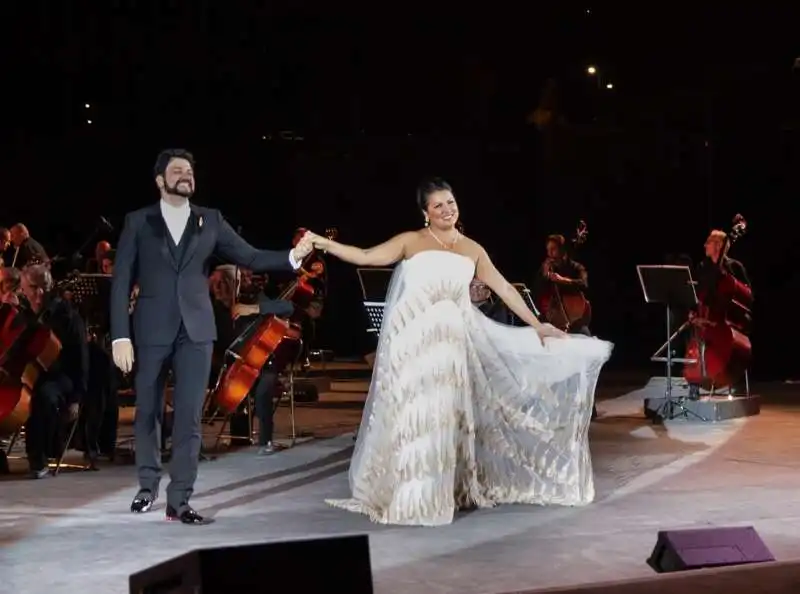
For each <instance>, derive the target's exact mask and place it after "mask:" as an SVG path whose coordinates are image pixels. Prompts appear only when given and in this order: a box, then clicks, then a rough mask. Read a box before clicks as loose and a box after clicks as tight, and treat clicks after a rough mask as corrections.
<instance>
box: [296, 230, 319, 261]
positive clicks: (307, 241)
mask: <svg viewBox="0 0 800 594" xmlns="http://www.w3.org/2000/svg"><path fill="white" fill-rule="evenodd" d="M313 235H314V234H313V233H309V232H308V231H306V232H305V233H304V234H303V237H301V238H300V241H299V242H297V245H296V246H294V250H293V251H292V255H293V256H294V259H295V261H296V262H298V263H299V262H301V261H303V260H304V259H305V257H306V256H308V255H309V254H310V253H311V252H312V251H313V250H314V243H313V241H312V237H313Z"/></svg>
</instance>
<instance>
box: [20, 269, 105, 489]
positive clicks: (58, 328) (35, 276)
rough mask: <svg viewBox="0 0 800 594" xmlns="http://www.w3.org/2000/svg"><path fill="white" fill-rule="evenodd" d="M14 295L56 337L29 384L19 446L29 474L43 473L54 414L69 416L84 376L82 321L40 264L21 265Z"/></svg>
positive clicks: (75, 407)
mask: <svg viewBox="0 0 800 594" xmlns="http://www.w3.org/2000/svg"><path fill="white" fill-rule="evenodd" d="M20 296H21V299H20V301H21V302H22V304H23V306H24V307H25V308H26V309H27V312H28V314H29V315H30V316H32V317H35V318H36V319H37V320H39V321H40V322H41V323H43V324H45V325H46V326H48V327H49V328H50V330H51V331H52V332H53V334H55V335H56V337H57V338H58V340H59V341H60V342H61V353H60V354H59V357H58V359H57V361H56V363H55V365H53V366H52V367H50V369H48V370H47V371H46V372H45V373H44V374H43V375H42V376H40V378H39V381H38V382H37V383H36V385H35V386H34V388H33V394H32V397H31V413H30V417H29V418H28V421H27V423H25V448H26V450H27V455H28V464H29V465H30V473H31V477H32V478H37V479H38V478H45V477H47V476H48V475H49V471H48V468H47V458H48V453H51V452H49V450H50V447H49V446H50V445H51V444H52V442H53V440H54V439H55V437H56V435H57V433H58V422H59V416H65V417H67V420H69V421H74V420H76V419H77V418H78V412H79V405H80V403H81V402H82V401H83V400H84V398H85V396H86V392H87V388H88V380H89V343H88V341H87V338H86V325H85V324H84V322H83V320H82V319H81V316H80V314H79V313H78V312H77V310H76V309H75V308H74V307H72V305H71V304H70V302H69V301H67V300H65V299H62V298H61V297H60V296H59V295H57V294H56V292H55V291H53V277H52V276H51V274H50V270H48V268H47V266H46V265H43V264H34V265H31V266H27V267H26V268H25V269H24V270H22V272H21V274H20Z"/></svg>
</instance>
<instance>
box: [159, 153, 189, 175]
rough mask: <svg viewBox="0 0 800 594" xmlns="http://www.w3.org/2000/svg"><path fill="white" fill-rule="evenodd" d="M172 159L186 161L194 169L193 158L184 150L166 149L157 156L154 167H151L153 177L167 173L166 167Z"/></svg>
mask: <svg viewBox="0 0 800 594" xmlns="http://www.w3.org/2000/svg"><path fill="white" fill-rule="evenodd" d="M173 159H186V160H187V161H189V165H191V166H192V168H194V156H193V155H192V153H190V152H189V151H187V150H186V149H166V150H163V151H161V152H160V153H159V154H158V158H157V159H156V164H155V167H153V177H158V176H159V175H164V173H166V171H167V165H169V162H170V161H172V160H173Z"/></svg>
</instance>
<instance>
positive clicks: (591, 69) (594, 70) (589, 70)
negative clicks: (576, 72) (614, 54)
mask: <svg viewBox="0 0 800 594" xmlns="http://www.w3.org/2000/svg"><path fill="white" fill-rule="evenodd" d="M586 74H597V68H595V67H594V66H589V67H588V68H587V69H586Z"/></svg>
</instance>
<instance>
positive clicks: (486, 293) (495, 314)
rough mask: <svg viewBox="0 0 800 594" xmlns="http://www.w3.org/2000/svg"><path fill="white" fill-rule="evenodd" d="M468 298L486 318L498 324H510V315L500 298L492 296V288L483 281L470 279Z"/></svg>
mask: <svg viewBox="0 0 800 594" xmlns="http://www.w3.org/2000/svg"><path fill="white" fill-rule="evenodd" d="M469 298H470V301H472V305H474V306H475V307H477V308H478V309H479V310H481V313H483V314H484V315H485V316H487V317H488V318H491V319H492V320H494V321H495V322H498V323H499V324H510V323H511V315H510V314H509V313H508V309H507V308H506V307H505V304H504V303H503V302H502V301H501V300H500V299H493V298H492V290H491V289H490V288H489V287H488V286H487V285H486V283H484V282H483V281H480V280H478V279H477V278H474V279H472V282H471V283H470V284H469Z"/></svg>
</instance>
